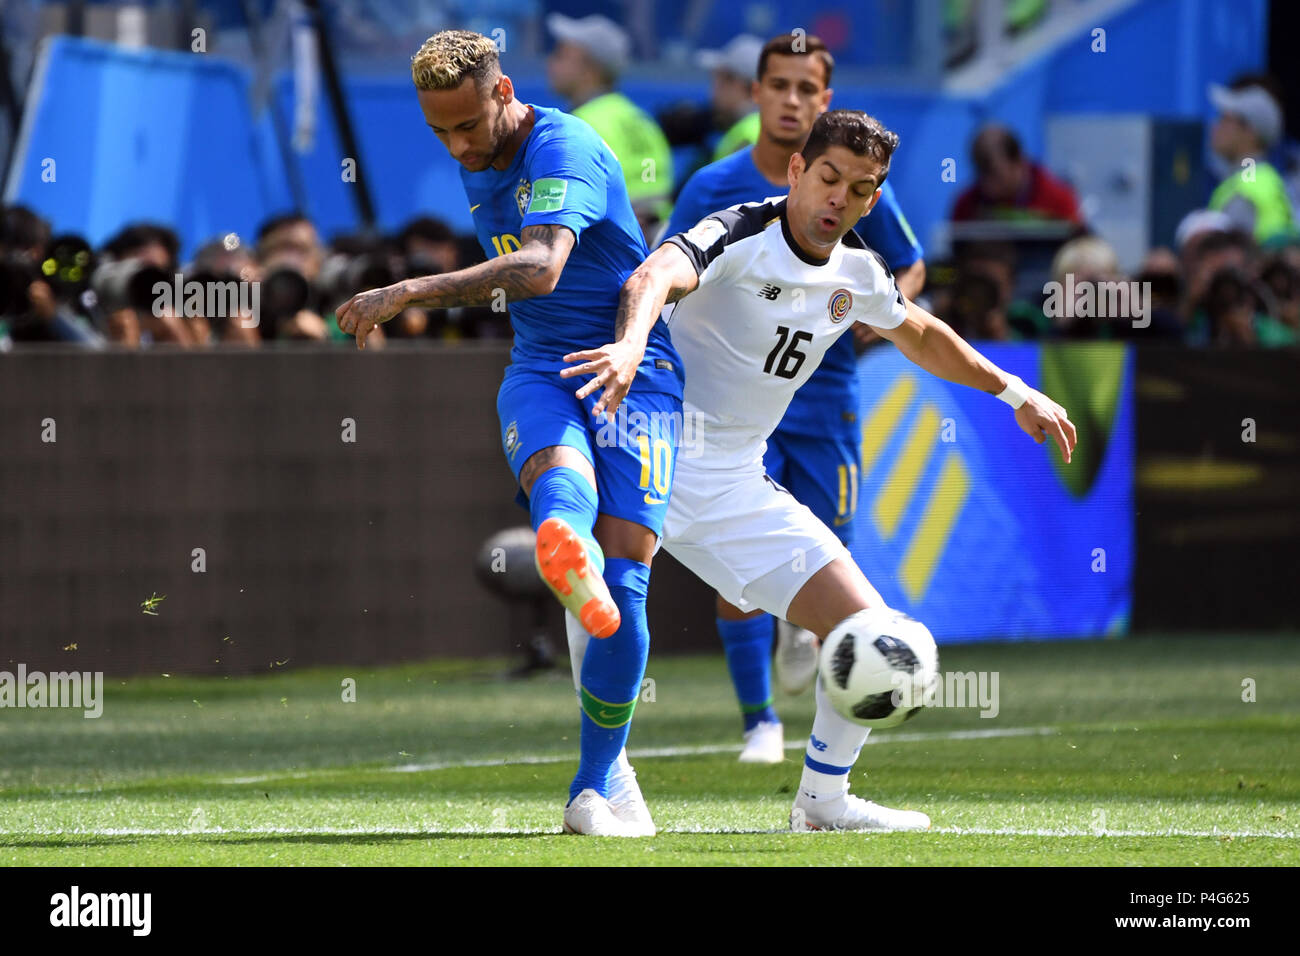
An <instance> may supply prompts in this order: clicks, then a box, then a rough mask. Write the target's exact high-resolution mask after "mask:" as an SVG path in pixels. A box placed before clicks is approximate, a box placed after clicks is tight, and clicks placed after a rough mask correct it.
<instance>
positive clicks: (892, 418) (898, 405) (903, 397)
mask: <svg viewBox="0 0 1300 956" xmlns="http://www.w3.org/2000/svg"><path fill="white" fill-rule="evenodd" d="M914 394H916V379H914V378H913V377H912V376H910V375H900V376H898V381H896V382H894V384H893V386H892V387H891V388H890V389H889V391H888V392H887V393H886V394H885V397H884V398H882V399H881V400H880V401H878V402H876V407H875V408H873V409H872V410H871V417H870V418H868V419H867V420H866V421H865V422H863V424H862V477H863V478H866V477H867V476H868V475H870V474H871V466H872V465H874V464H875V463H876V458H877V457H879V455H880V449H882V448H884V447H885V445H886V444H887V443H888V442H889V439H890V437H891V436H892V435H893V434H894V429H895V428H897V427H898V423H899V421H900V420H901V419H902V417H903V413H904V412H905V411H907V406H909V405H911V404H912V396H913V395H914Z"/></svg>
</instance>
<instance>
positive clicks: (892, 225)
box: [664, 146, 924, 523]
mask: <svg viewBox="0 0 1300 956" xmlns="http://www.w3.org/2000/svg"><path fill="white" fill-rule="evenodd" d="M753 151H754V150H753V147H752V146H751V147H747V148H745V149H742V150H740V151H738V152H735V153H732V154H731V155H730V156H728V157H726V158H725V159H720V160H718V161H717V162H716V163H710V164H709V165H708V166H705V167H704V168H703V169H701V170H699V171H698V172H696V173H695V175H694V176H692V177H691V178H690V180H688V181H687V183H686V185H685V186H684V187H683V188H682V192H681V195H680V196H679V197H678V199H677V205H676V206H675V207H674V209H673V215H672V218H671V219H670V220H669V222H668V229H667V231H666V232H665V233H664V235H665V236H673V235H676V234H677V233H679V232H685V231H686V230H687V229H690V228H691V227H692V226H694V225H695V224H696V223H697V222H699V221H700V220H701V219H703V218H705V217H706V216H708V215H709V214H710V213H715V212H717V211H718V210H720V209H726V208H727V207H728V206H734V205H735V204H736V203H742V202H758V201H759V200H762V199H766V198H767V197H768V196H784V195H785V194H786V193H787V192H789V187H787V186H786V185H785V184H781V185H779V186H778V185H774V184H773V183H770V182H768V180H767V177H766V176H764V175H763V174H762V173H761V172H759V171H758V167H757V166H755V165H754V159H753ZM853 228H854V231H855V232H857V234H858V235H859V236H861V237H862V241H863V242H865V243H866V244H867V245H868V246H870V247H871V248H872V249H874V250H876V252H878V253H880V255H881V257H882V258H883V259H884V260H885V264H886V265H888V266H889V268H890V269H892V270H898V269H903V268H906V267H907V266H910V265H911V264H912V263H914V262H916V261H917V260H918V259H920V258H921V257H922V256H923V254H924V253H923V252H922V250H921V245H920V243H918V242H917V241H916V236H915V235H914V234H913V233H912V229H911V227H910V226H909V225H908V224H907V220H906V219H905V218H903V213H902V210H901V209H899V207H898V200H897V199H896V198H895V196H894V189H893V187H892V186H891V185H890V184H889V183H888V182H886V183H885V184H884V185H883V186H882V187H881V190H880V200H879V201H878V202H877V203H876V205H875V208H874V209H872V210H871V214H870V215H869V216H866V217H865V218H863V219H862V220H861V221H859V222H858V224H857V225H856V226H854V227H853ZM857 364H858V360H857V354H856V352H855V351H854V348H853V336H851V335H843V336H841V337H840V339H839V340H838V341H837V342H836V343H835V344H834V345H833V346H831V348H830V349H829V350H828V351H827V353H826V356H825V357H824V358H823V359H822V363H821V365H820V366H819V367H818V368H817V371H815V372H813V375H812V377H811V378H810V379H809V380H808V381H807V382H805V383H804V385H803V386H802V387H801V388H800V389H799V391H797V392H795V395H794V399H793V400H792V401H791V402H790V407H789V408H788V409H786V413H785V417H784V418H782V419H781V424H780V425H779V426H778V428H777V431H776V434H777V435H780V434H781V433H783V432H787V433H791V434H798V435H805V436H812V437H826V438H836V439H844V438H854V437H858V408H859V405H860V400H859V390H858V376H857ZM796 497H797V495H796ZM801 500H802V499H801ZM805 504H807V502H805ZM819 517H820V515H819ZM827 523H829V522H827Z"/></svg>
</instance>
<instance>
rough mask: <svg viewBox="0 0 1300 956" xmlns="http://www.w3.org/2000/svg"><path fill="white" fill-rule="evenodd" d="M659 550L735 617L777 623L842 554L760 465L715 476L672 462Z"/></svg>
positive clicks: (685, 462) (837, 543) (830, 536)
mask: <svg viewBox="0 0 1300 956" xmlns="http://www.w3.org/2000/svg"><path fill="white" fill-rule="evenodd" d="M662 544H663V548H664V550H666V551H667V552H668V553H669V554H671V555H672V556H673V557H674V558H676V559H677V560H678V561H680V562H681V563H682V564H684V565H685V566H686V567H687V568H689V569H690V570H691V572H692V573H694V574H695V575H696V577H698V578H700V580H702V581H704V583H705V584H707V585H709V586H710V587H711V588H713V589H714V590H715V591H717V592H718V593H719V594H721V595H722V596H723V597H724V598H725V599H726V600H727V601H729V602H730V603H732V604H734V605H735V606H736V607H738V608H740V609H741V610H742V611H752V610H755V609H762V610H764V611H767V612H768V613H770V614H775V615H776V616H777V617H781V618H784V617H785V614H786V610H787V609H788V608H789V607H790V602H791V601H793V600H794V596H795V595H796V594H798V593H799V589H800V588H802V587H803V586H804V585H805V584H807V583H808V580H809V578H811V577H812V576H813V575H814V574H816V573H817V572H818V571H820V570H821V569H822V568H824V567H826V565H828V564H830V563H831V562H832V561H834V560H835V559H836V558H839V557H844V558H848V557H849V551H848V549H847V548H846V547H844V544H843V542H841V541H840V539H839V538H837V537H836V536H835V534H834V532H832V531H831V530H830V529H829V528H827V527H826V525H824V524H822V523H821V521H819V520H818V519H817V517H816V516H815V515H814V514H813V513H812V512H811V511H809V510H808V508H807V507H805V506H804V505H801V504H800V503H799V502H797V501H795V499H794V496H793V495H791V494H790V492H788V491H786V490H785V489H784V488H782V487H781V486H780V485H778V484H777V483H776V482H774V481H773V480H772V479H771V478H769V477H768V476H767V475H766V474H765V473H764V472H763V464H762V461H761V460H759V461H756V462H753V463H752V464H750V465H746V466H744V467H742V468H736V469H726V470H714V469H704V468H698V467H694V465H693V462H691V461H690V460H689V459H685V458H679V459H678V460H677V469H676V473H675V474H674V475H673V489H672V496H671V497H670V498H669V500H668V514H667V516H666V517H665V518H664V533H663V541H662Z"/></svg>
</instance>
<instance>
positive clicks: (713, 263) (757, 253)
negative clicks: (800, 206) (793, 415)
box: [665, 197, 907, 468]
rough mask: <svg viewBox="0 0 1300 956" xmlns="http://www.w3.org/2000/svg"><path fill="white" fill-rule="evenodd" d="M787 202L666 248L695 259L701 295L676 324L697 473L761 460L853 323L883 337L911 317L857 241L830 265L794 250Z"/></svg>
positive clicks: (881, 266)
mask: <svg viewBox="0 0 1300 956" xmlns="http://www.w3.org/2000/svg"><path fill="white" fill-rule="evenodd" d="M785 208H786V200H785V197H776V198H772V199H767V200H764V201H763V202H757V203H741V204H739V205H736V206H732V207H731V208H730V209H725V210H723V211H722V212H718V213H714V214H713V215H711V216H709V217H707V218H705V219H702V220H701V221H700V222H699V223H697V224H696V225H695V226H694V227H693V228H691V229H690V230H688V231H686V232H683V233H679V234H678V235H675V236H672V237H670V238H668V239H667V240H665V241H666V242H671V243H672V244H673V245H675V246H677V247H678V248H679V249H681V250H682V251H683V252H684V253H686V255H687V256H689V257H690V260H691V262H692V264H693V265H694V266H695V270H696V272H698V273H699V277H700V284H699V288H697V289H696V290H695V291H694V292H692V293H691V294H690V295H688V296H686V297H684V298H683V299H681V300H680V301H679V302H677V303H675V304H674V305H673V306H672V307H671V311H670V312H668V313H667V319H668V327H669V331H670V333H671V335H672V340H673V345H674V346H676V348H677V351H678V352H679V353H680V354H681V357H682V363H683V364H684V365H685V369H686V391H685V395H684V399H683V408H684V410H685V411H686V412H687V413H688V414H689V415H691V416H692V417H693V419H694V421H695V424H696V426H697V429H698V439H699V441H700V443H701V445H702V448H703V455H702V457H701V458H700V459H699V460H698V461H696V462H694V464H695V465H696V466H697V467H700V468H709V467H711V466H713V467H727V466H728V465H729V464H731V465H734V464H735V463H736V462H737V461H738V460H741V461H752V460H753V459H754V458H756V457H760V456H761V455H762V453H763V443H764V442H765V441H766V440H767V437H768V436H769V435H770V434H772V432H773V431H774V430H775V429H776V426H777V425H778V424H779V423H780V421H781V418H782V416H783V415H784V414H785V410H786V407H787V406H788V405H789V404H790V400H791V398H793V396H794V393H795V390H796V389H798V388H799V386H800V385H802V384H803V383H804V382H806V381H807V380H808V378H809V376H811V375H812V373H813V370H814V369H816V367H817V365H818V364H819V363H820V362H821V360H822V356H823V355H825V354H826V350H827V349H829V348H830V347H831V345H832V344H833V343H834V342H835V340H836V339H837V338H839V336H840V335H841V334H843V333H844V332H845V331H847V330H848V329H849V328H850V327H851V326H852V325H853V323H854V322H866V323H869V324H870V325H874V326H877V327H878V328H882V329H892V328H895V327H896V326H898V325H900V324H901V323H902V321H903V319H904V318H905V317H906V314H907V313H906V307H905V306H904V304H903V297H902V295H901V294H900V293H899V292H898V289H897V288H896V287H895V285H894V277H893V274H892V273H891V272H890V271H889V267H888V266H886V265H885V263H884V260H883V259H881V258H880V256H879V255H878V254H876V253H875V252H874V251H872V250H871V249H869V248H868V247H867V246H865V245H864V244H863V242H862V240H861V239H859V238H858V235H857V233H855V232H852V231H850V232H848V233H846V234H845V236H844V238H843V239H842V240H841V241H840V242H839V243H838V244H837V245H836V246H835V248H834V250H832V252H831V254H830V256H829V257H828V258H827V259H825V260H819V259H814V258H813V257H811V256H809V255H808V254H807V253H806V252H804V251H803V250H802V249H800V248H799V246H798V245H796V244H795V241H794V238H793V236H791V235H790V227H789V225H788V224H787V223H786V218H785Z"/></svg>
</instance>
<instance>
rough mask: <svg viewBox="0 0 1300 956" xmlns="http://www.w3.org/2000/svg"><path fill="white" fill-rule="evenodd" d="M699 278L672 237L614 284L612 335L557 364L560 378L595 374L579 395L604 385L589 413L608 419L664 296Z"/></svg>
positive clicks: (672, 297) (673, 297) (670, 297)
mask: <svg viewBox="0 0 1300 956" xmlns="http://www.w3.org/2000/svg"><path fill="white" fill-rule="evenodd" d="M699 284H700V278H699V276H698V275H696V274H695V267H694V266H693V265H691V260H690V259H688V258H687V256H686V253H684V252H682V250H681V249H679V248H677V246H675V245H673V244H671V243H664V244H663V245H662V246H660V247H659V248H658V249H656V250H655V251H654V252H652V253H651V254H650V256H649V257H648V258H647V259H646V260H645V262H643V263H641V265H639V266H637V268H636V271H634V272H633V273H632V274H631V275H630V276H628V277H627V281H626V282H624V283H623V288H622V289H621V290H619V297H618V317H617V318H616V319H615V321H614V337H615V339H616V341H614V342H611V343H609V344H608V345H603V346H601V347H600V348H598V349H586V350H585V351H582V352H570V353H569V354H568V355H566V356H564V361H566V362H576V363H578V364H576V365H570V366H569V367H568V368H566V369H563V370H561V372H560V377H561V378H570V377H572V376H574V375H594V376H595V378H593V379H592V380H591V381H589V382H587V383H586V384H584V385H583V386H582V388H580V389H578V391H577V393H576V394H577V396H578V398H579V399H583V398H586V397H587V396H588V395H590V394H591V393H592V392H594V391H595V390H596V389H598V388H602V387H603V388H604V389H605V390H604V391H603V392H602V393H601V395H600V398H599V399H597V400H596V404H595V406H593V407H592V409H591V413H592V414H593V415H596V416H599V415H600V414H602V413H604V414H605V415H606V416H608V417H609V419H610V420H611V421H612V420H613V418H614V412H615V411H617V409H618V406H619V404H620V403H621V402H622V401H623V399H624V398H626V397H627V393H628V389H630V388H631V387H632V379H634V378H635V377H636V370H637V366H639V365H640V364H641V358H642V357H643V356H644V355H645V344H646V339H647V338H649V336H650V330H651V329H652V328H654V324H655V322H656V321H658V319H659V313H660V311H661V310H662V309H663V307H664V305H665V304H666V303H668V302H676V301H677V300H678V299H680V298H681V297H682V296H684V295H686V294H687V293H689V292H692V291H693V290H694V289H695V287H696V286H698V285H699Z"/></svg>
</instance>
